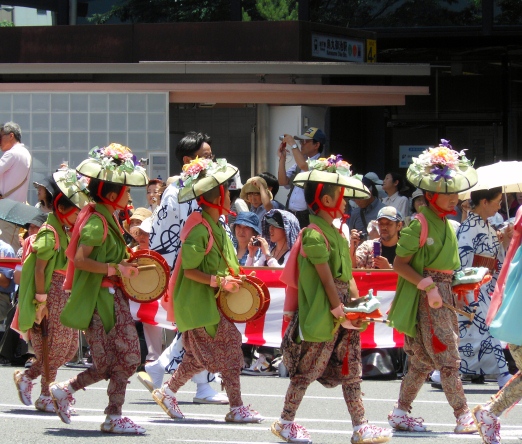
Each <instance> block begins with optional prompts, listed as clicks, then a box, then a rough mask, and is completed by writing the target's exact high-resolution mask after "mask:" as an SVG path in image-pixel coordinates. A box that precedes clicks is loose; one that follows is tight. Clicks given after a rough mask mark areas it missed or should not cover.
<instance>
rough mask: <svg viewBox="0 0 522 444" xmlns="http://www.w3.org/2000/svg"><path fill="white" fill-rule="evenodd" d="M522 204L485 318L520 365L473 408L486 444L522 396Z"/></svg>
mask: <svg viewBox="0 0 522 444" xmlns="http://www.w3.org/2000/svg"><path fill="white" fill-rule="evenodd" d="M521 243H522V207H520V208H519V209H518V210H517V214H516V217H515V226H514V234H513V238H512V239H511V243H510V244H509V248H508V251H507V255H506V259H505V261H504V265H503V267H502V270H501V272H500V275H499V277H498V281H497V285H496V287H495V291H494V292H493V295H492V296H491V305H490V308H489V311H488V316H487V318H486V323H487V324H489V331H490V333H491V334H492V335H494V336H495V338H497V339H499V340H501V341H505V342H507V343H508V346H509V351H510V352H511V356H513V359H514V360H515V364H516V366H517V368H518V372H517V374H516V375H514V376H512V377H511V379H510V380H509V381H508V382H507V383H506V384H505V385H504V387H503V388H502V389H501V390H500V391H499V392H498V393H497V394H496V395H494V396H492V397H491V401H490V402H488V403H486V404H483V405H480V404H479V405H478V406H476V407H475V408H474V409H473V417H474V419H475V423H476V424H477V427H478V430H479V432H480V435H481V436H482V440H483V441H484V443H486V444H499V443H500V421H499V417H500V416H501V415H502V413H504V412H505V411H506V410H507V409H509V408H510V407H512V406H514V405H515V404H517V403H518V402H520V400H521V399H522V375H521V371H522V329H521V328H520V313H521V310H522V298H521V297H520V295H521V285H522V284H521V283H522V247H521V246H520V244H521Z"/></svg>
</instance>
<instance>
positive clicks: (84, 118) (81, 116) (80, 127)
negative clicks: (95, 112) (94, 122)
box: [70, 113, 89, 131]
mask: <svg viewBox="0 0 522 444" xmlns="http://www.w3.org/2000/svg"><path fill="white" fill-rule="evenodd" d="M70 119H71V131H88V130H89V114H87V113H71V114H70Z"/></svg>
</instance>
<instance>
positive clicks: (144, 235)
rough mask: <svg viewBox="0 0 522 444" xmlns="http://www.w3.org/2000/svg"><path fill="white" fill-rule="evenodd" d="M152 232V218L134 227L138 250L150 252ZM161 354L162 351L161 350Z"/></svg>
mask: <svg viewBox="0 0 522 444" xmlns="http://www.w3.org/2000/svg"><path fill="white" fill-rule="evenodd" d="M151 230H152V217H147V219H144V220H143V222H142V223H141V224H140V226H139V227H134V230H133V236H134V239H136V242H138V248H137V249H138V250H148V249H149V236H150V232H151ZM160 354H161V350H160ZM158 356H159V355H158Z"/></svg>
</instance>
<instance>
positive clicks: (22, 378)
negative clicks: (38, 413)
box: [13, 370, 34, 405]
mask: <svg viewBox="0 0 522 444" xmlns="http://www.w3.org/2000/svg"><path fill="white" fill-rule="evenodd" d="M13 379H14V383H15V385H16V388H17V389H18V396H19V398H20V401H22V404H24V405H31V404H32V403H33V402H32V401H31V391H32V390H33V385H34V384H33V381H32V379H31V378H30V377H29V376H27V375H26V374H25V373H24V372H21V371H20V370H17V371H15V372H14V374H13Z"/></svg>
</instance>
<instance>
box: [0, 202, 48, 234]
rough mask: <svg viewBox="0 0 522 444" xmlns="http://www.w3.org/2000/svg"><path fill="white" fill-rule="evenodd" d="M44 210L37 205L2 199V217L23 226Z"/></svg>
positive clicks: (0, 206)
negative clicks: (36, 206)
mask: <svg viewBox="0 0 522 444" xmlns="http://www.w3.org/2000/svg"><path fill="white" fill-rule="evenodd" d="M39 214H42V212H41V211H40V210H39V209H38V208H35V207H32V206H30V205H27V204H25V203H22V202H17V201H16V200H12V199H0V219H2V220H5V221H6V222H10V223H12V224H15V225H20V226H21V227H23V226H24V225H25V224H26V223H28V222H30V221H31V220H32V219H34V218H35V217H36V216H38V215H39Z"/></svg>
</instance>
